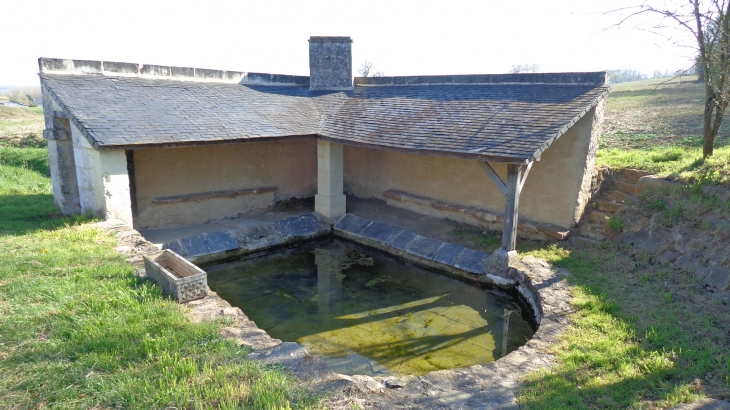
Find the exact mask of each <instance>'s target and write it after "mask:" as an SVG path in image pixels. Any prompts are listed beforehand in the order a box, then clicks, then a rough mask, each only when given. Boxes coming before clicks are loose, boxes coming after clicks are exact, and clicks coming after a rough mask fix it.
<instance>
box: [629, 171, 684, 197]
mask: <svg viewBox="0 0 730 410" xmlns="http://www.w3.org/2000/svg"><path fill="white" fill-rule="evenodd" d="M682 186H684V184H682V183H681V182H676V181H668V180H666V179H663V178H659V177H658V176H656V175H647V176H644V177H641V178H639V182H637V183H636V193H637V194H643V193H644V192H645V191H647V190H649V189H675V188H681V187H682Z"/></svg>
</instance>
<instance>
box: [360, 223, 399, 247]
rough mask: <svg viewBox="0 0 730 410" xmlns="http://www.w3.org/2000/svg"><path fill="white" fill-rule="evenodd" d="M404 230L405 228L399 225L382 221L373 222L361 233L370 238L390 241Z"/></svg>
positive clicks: (385, 241)
mask: <svg viewBox="0 0 730 410" xmlns="http://www.w3.org/2000/svg"><path fill="white" fill-rule="evenodd" d="M401 232H403V229H401V228H398V227H397V226H393V225H388V224H384V223H381V222H373V223H371V224H370V225H368V226H367V227H365V229H363V230H362V232H361V233H360V234H361V235H362V236H364V237H366V238H370V239H373V240H376V241H378V242H382V243H390V241H392V240H393V238H395V236H396V235H398V234H399V233H401Z"/></svg>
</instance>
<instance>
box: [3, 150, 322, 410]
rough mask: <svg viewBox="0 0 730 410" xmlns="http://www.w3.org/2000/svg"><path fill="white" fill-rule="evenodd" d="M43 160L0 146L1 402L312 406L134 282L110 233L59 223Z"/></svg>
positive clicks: (208, 327) (154, 290)
mask: <svg viewBox="0 0 730 410" xmlns="http://www.w3.org/2000/svg"><path fill="white" fill-rule="evenodd" d="M46 156H47V154H46V152H45V150H44V149H42V148H9V147H7V146H5V147H0V249H2V250H3V251H2V252H0V407H2V408H41V407H49V408H99V407H103V408H108V407H120V408H168V407H175V408H180V409H183V408H210V407H216V408H241V407H245V408H257V409H273V408H311V407H318V401H317V398H316V397H312V396H311V395H310V394H309V393H308V392H307V391H306V389H304V388H303V387H302V386H300V385H299V384H298V382H297V381H295V380H294V379H292V378H291V377H290V376H288V375H287V374H286V373H284V372H283V371H281V370H278V369H276V368H270V367H265V366H262V365H260V364H258V363H256V362H252V361H249V360H247V359H246V355H247V350H246V349H243V348H240V347H238V346H236V345H234V344H233V343H232V342H229V341H226V340H222V339H221V338H219V337H218V336H217V334H218V330H219V328H220V326H221V324H220V323H209V324H195V323H191V322H190V321H189V320H188V319H187V317H186V314H185V312H184V310H183V308H182V307H180V306H179V305H178V304H176V303H174V302H172V301H170V300H169V299H167V298H165V297H163V295H162V294H161V293H160V290H159V288H158V287H157V286H155V285H154V284H151V283H150V282H147V281H142V280H140V279H138V278H137V277H135V276H134V275H133V274H132V273H133V269H132V267H131V266H130V265H129V264H127V263H126V262H125V260H124V258H123V257H122V256H121V255H120V254H118V253H116V252H115V251H114V247H115V246H116V242H115V239H114V238H113V237H111V236H109V235H107V234H103V233H101V232H99V231H98V230H96V229H95V228H93V227H92V226H91V225H90V224H89V223H88V220H87V219H86V218H84V217H73V218H68V217H67V218H60V217H59V216H58V215H57V214H56V208H55V207H54V206H53V197H52V193H51V184H50V179H49V176H48V164H47V160H46Z"/></svg>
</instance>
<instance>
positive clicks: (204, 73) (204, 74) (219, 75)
mask: <svg viewBox="0 0 730 410" xmlns="http://www.w3.org/2000/svg"><path fill="white" fill-rule="evenodd" d="M195 78H197V79H201V80H210V81H216V80H223V71H222V70H212V69H208V68H196V69H195Z"/></svg>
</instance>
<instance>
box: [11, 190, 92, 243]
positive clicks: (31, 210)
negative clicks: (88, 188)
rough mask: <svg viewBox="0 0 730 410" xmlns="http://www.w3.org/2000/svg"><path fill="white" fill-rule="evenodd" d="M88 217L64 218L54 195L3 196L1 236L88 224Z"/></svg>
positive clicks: (89, 218) (74, 216)
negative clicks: (55, 203)
mask: <svg viewBox="0 0 730 410" xmlns="http://www.w3.org/2000/svg"><path fill="white" fill-rule="evenodd" d="M91 219H92V218H91V217H89V216H86V215H73V216H63V215H61V213H60V212H59V210H58V208H56V206H55V205H54V204H53V195H50V194H28V195H1V196H0V235H25V234H27V233H31V232H36V231H40V230H55V229H59V228H63V227H65V226H68V225H77V224H80V223H84V222H88V221H90V220H91Z"/></svg>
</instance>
